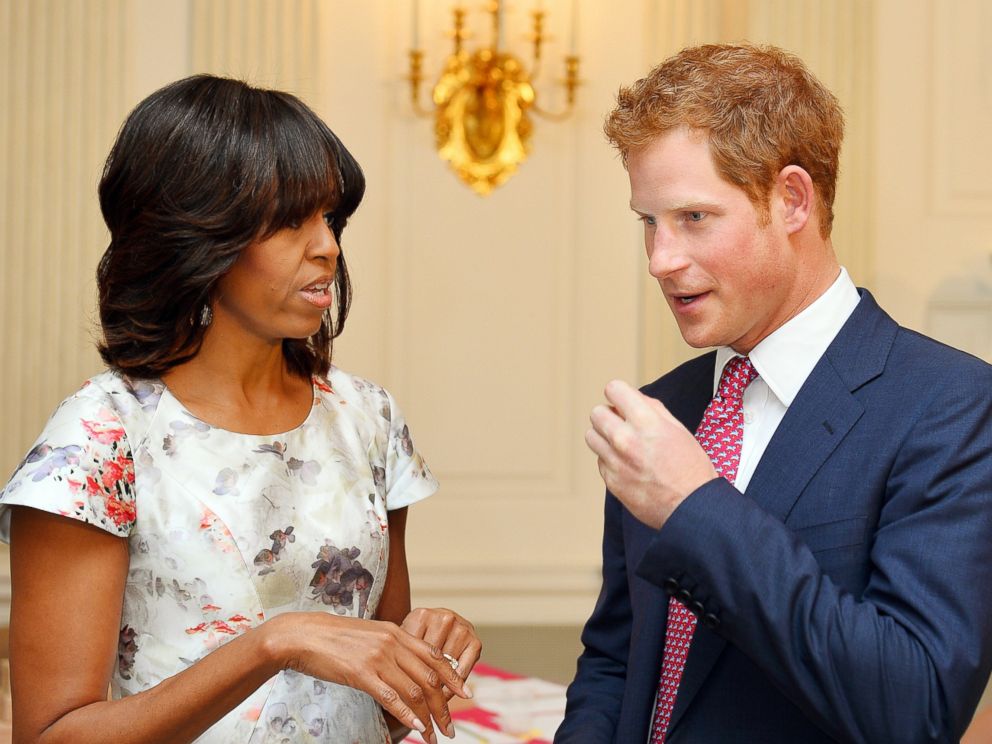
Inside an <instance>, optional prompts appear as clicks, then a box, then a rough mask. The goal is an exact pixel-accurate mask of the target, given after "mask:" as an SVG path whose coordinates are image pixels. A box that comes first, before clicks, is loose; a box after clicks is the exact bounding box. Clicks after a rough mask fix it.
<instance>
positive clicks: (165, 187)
mask: <svg viewBox="0 0 992 744" xmlns="http://www.w3.org/2000/svg"><path fill="white" fill-rule="evenodd" d="M364 193H365V177H364V175H363V174H362V169H361V168H360V167H359V165H358V163H357V162H356V161H355V159H354V158H353V157H352V155H351V153H349V152H348V150H347V149H345V147H344V145H342V144H341V141H340V140H339V139H338V138H337V137H336V136H335V134H334V133H333V132H332V131H331V130H330V129H329V128H328V127H327V125H326V124H324V122H323V121H321V120H320V118H319V117H318V116H317V115H316V114H315V113H314V112H313V111H312V110H311V109H310V108H308V107H307V106H306V105H305V104H304V103H303V102H302V101H300V100H299V99H298V98H296V97H295V96H293V95H290V94H289V93H284V92H281V91H275V90H263V89H259V88H253V87H252V86H250V85H248V84H247V83H244V82H242V81H240V80H231V79H227V78H219V77H214V76H211V75H195V76H193V77H189V78H185V79H183V80H179V81H178V82H175V83H172V84H170V85H167V86H166V87H164V88H162V89H160V90H158V91H156V92H155V93H152V94H151V95H150V96H148V98H146V99H145V100H144V101H142V102H141V103H140V104H138V106H137V107H136V108H135V109H134V110H133V111H132V112H131V113H130V115H129V116H128V117H127V119H126V120H125V122H124V125H123V126H122V127H121V130H120V132H119V134H118V135H117V141H116V142H115V143H114V146H113V149H111V151H110V155H109V156H108V157H107V162H106V165H105V166H104V170H103V178H102V179H101V181H100V208H101V210H102V212H103V219H104V221H105V222H106V223H107V227H108V228H109V229H110V244H109V245H108V246H107V250H106V252H105V253H104V255H103V258H102V259H101V260H100V265H99V267H98V268H97V286H98V288H99V303H100V323H101V326H102V329H103V339H102V342H101V343H100V344H99V346H98V348H99V351H100V355H101V356H102V357H103V360H104V362H106V364H107V365H108V366H110V367H111V368H113V369H116V370H118V371H120V372H122V373H124V374H126V375H129V376H131V377H139V378H154V377H159V376H161V375H162V374H163V373H164V372H165V371H167V370H168V369H170V368H172V367H174V366H176V365H177V364H182V363H183V362H186V361H188V360H190V359H192V358H193V357H194V356H196V354H197V352H198V351H199V350H200V345H201V343H202V341H203V334H204V331H205V328H204V326H203V325H202V324H201V323H200V314H201V312H202V311H203V308H204V306H206V305H208V304H209V302H210V299H211V294H212V291H213V289H214V286H215V285H216V283H217V280H218V279H220V278H221V277H222V276H223V275H224V274H225V273H227V271H228V270H229V269H230V268H231V266H232V265H233V264H234V262H235V261H236V260H237V259H238V256H239V255H241V251H242V250H243V249H244V248H245V247H246V246H248V245H249V244H250V243H252V242H254V241H257V240H261V239H264V238H267V237H269V236H271V235H272V234H274V233H275V232H277V231H278V230H281V229H282V228H285V227H288V226H293V225H297V224H300V223H302V222H305V221H306V220H307V219H309V218H310V217H312V216H313V215H314V214H316V213H317V212H318V211H324V212H328V211H329V212H331V213H332V216H333V220H332V223H331V227H332V230H333V232H334V236H335V238H336V239H337V241H338V244H339V245H340V243H341V232H342V231H343V230H344V227H345V224H346V223H347V221H348V218H349V217H350V216H351V215H352V214H353V213H354V211H355V209H357V207H358V205H359V203H360V202H361V200H362V196H363V195H364ZM334 293H335V298H334V299H335V301H334V303H333V305H332V307H335V308H336V314H335V315H332V311H331V310H328V311H327V312H326V313H325V314H324V318H323V319H322V321H321V324H320V329H319V330H318V331H317V333H315V334H314V335H313V336H310V337H309V338H307V339H285V340H284V341H283V354H284V355H285V357H286V361H287V363H288V365H289V367H290V369H291V370H292V371H293V372H295V373H297V374H299V375H301V376H304V377H309V376H310V375H315V374H317V375H325V374H327V371H328V369H329V367H330V363H331V347H332V342H333V339H334V338H335V337H337V336H338V335H339V334H340V333H341V331H342V330H343V328H344V323H345V319H346V318H347V316H348V309H349V306H350V304H351V285H350V282H349V281H348V270H347V267H346V265H345V261H344V254H343V253H342V254H341V255H340V256H339V257H338V259H337V269H336V273H335V276H334Z"/></svg>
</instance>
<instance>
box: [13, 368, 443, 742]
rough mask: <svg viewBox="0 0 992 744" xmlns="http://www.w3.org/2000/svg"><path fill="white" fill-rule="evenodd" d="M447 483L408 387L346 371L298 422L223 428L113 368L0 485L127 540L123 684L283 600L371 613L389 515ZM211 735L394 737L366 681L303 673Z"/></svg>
mask: <svg viewBox="0 0 992 744" xmlns="http://www.w3.org/2000/svg"><path fill="white" fill-rule="evenodd" d="M436 488H437V482H436V481H435V480H434V477H433V476H432V475H431V473H430V471H429V470H428V469H427V466H426V465H425V464H424V461H423V459H422V458H421V457H420V455H419V454H418V453H417V452H416V451H415V450H414V447H413V443H412V441H411V439H410V433H409V430H408V429H407V427H406V424H405V423H404V420H403V417H402V415H401V414H400V412H399V411H398V410H397V407H396V404H395V403H394V401H393V398H392V396H391V395H390V394H389V393H388V392H386V391H385V390H383V389H382V388H381V387H379V386H378V385H375V384H373V383H370V382H368V381H365V380H362V379H361V378H358V377H354V376H352V375H349V374H347V373H345V372H343V371H341V370H338V369H336V368H332V370H331V372H330V374H329V375H328V377H327V379H326V380H324V379H317V378H315V379H314V402H313V407H312V409H311V411H310V414H309V415H308V417H307V419H306V420H305V421H304V422H303V423H302V424H301V425H300V426H298V427H297V428H295V429H293V430H292V431H288V432H285V433H283V434H275V435H265V436H261V435H249V434H237V433H234V432H230V431H226V430H223V429H219V428H216V427H213V426H210V425H208V424H206V423H204V422H203V421H200V420H198V419H197V418H196V417H195V416H193V415H192V414H191V413H189V412H188V411H187V410H185V408H184V407H183V406H182V404H181V403H180V402H179V401H178V400H177V399H176V398H174V397H173V396H172V395H171V393H170V392H169V390H168V389H167V388H166V387H165V386H164V385H163V384H162V383H161V382H159V381H149V380H131V379H128V378H126V377H123V376H121V375H119V374H117V373H114V372H105V373H103V374H101V375H98V376H97V377H94V378H92V379H91V380H89V381H88V382H87V383H86V384H85V385H84V386H83V388H82V389H81V390H79V391H78V392H77V393H75V394H74V395H72V396H70V397H69V398H67V399H66V400H65V401H63V402H62V404H61V405H60V406H59V408H58V409H57V410H56V412H55V413H54V414H53V416H52V418H51V419H50V420H49V422H48V424H47V426H46V427H45V430H44V431H43V433H42V435H41V437H40V438H39V440H38V442H37V443H36V444H35V446H34V447H33V448H32V449H31V451H30V452H29V453H28V455H27V457H26V458H25V459H24V461H23V462H22V463H21V464H20V466H19V467H18V469H17V470H16V471H15V472H14V475H13V477H12V478H11V480H10V481H9V482H8V483H7V485H6V487H5V488H4V490H3V492H2V493H0V538H2V539H4V540H5V541H7V540H9V525H10V511H9V509H8V508H7V507H8V506H9V505H14V504H20V505H27V506H31V507H34V508H38V509H43V510H45V511H48V512H53V513H56V514H61V515H63V516H65V517H68V518H72V519H79V520H82V521H83V522H87V523H89V524H92V525H96V526H97V527H99V528H101V529H103V530H106V531H107V532H110V533H111V534H114V535H119V536H121V537H125V538H127V540H128V545H129V552H130V566H129V570H128V578H127V585H126V588H125V596H124V606H123V616H122V619H121V629H120V643H119V650H118V664H117V669H116V670H115V674H114V678H113V682H112V688H113V695H114V697H115V698H116V697H122V696H125V695H133V694H135V693H138V692H141V691H142V690H146V689H148V688H150V687H152V686H154V685H156V684H158V683H159V682H161V681H162V680H164V679H166V678H167V677H170V676H172V675H174V674H176V673H178V672H180V671H182V670H183V669H185V668H186V667H188V666H189V665H190V664H193V663H194V662H195V661H197V660H198V659H200V658H202V657H203V656H205V655H206V654H208V653H209V652H210V651H212V650H213V649H215V648H217V647H218V646H220V645H222V644H224V643H225V642H226V641H229V640H230V639H232V638H234V637H236V636H238V635H239V634H241V633H244V632H245V631H247V630H249V629H250V628H253V627H255V626H257V625H259V624H260V623H262V622H264V621H265V620H267V619H268V618H271V617H274V616H275V615H278V614H280V613H282V612H292V611H314V610H317V611H323V612H329V613H336V614H338V615H343V616H348V617H356V618H370V617H372V616H373V615H374V613H375V608H376V606H377V604H378V602H379V598H380V596H381V595H382V589H383V585H384V584H385V579H386V568H387V565H388V554H389V533H388V524H387V516H386V513H387V510H390V509H398V508H401V507H404V506H407V505H409V504H412V503H414V502H416V501H419V500H420V499H423V498H425V497H427V496H429V495H431V494H432V493H433V492H434V491H435V490H436ZM197 741H198V742H210V743H217V744H220V743H223V744H234V743H236V742H237V743H238V744H240V743H242V742H251V744H256V743H261V742H266V743H267V742H292V743H294V744H295V743H296V742H347V743H348V744H351V743H352V742H360V743H361V744H366V743H376V744H378V743H380V742H387V743H388V741H389V734H388V730H387V729H386V726H385V723H384V721H383V718H382V714H381V710H380V708H379V706H378V705H377V704H376V703H375V701H374V700H373V699H372V698H370V697H369V696H368V695H366V694H365V693H363V692H359V691H358V690H354V689H351V688H349V687H344V686H341V685H336V684H333V683H329V682H324V681H321V680H318V679H315V678H313V677H308V676H305V675H302V674H299V673H295V672H292V671H283V672H280V673H279V674H277V675H276V676H275V677H273V678H272V679H270V680H268V681H267V682H266V683H265V684H263V685H262V686H261V687H260V688H259V689H258V690H256V691H255V692H254V693H252V694H251V695H250V696H249V697H248V698H247V699H245V700H244V701H243V702H242V703H241V704H240V705H239V706H238V707H237V708H235V709H234V710H232V711H231V712H230V713H229V714H228V715H226V716H225V717H224V718H223V719H221V720H220V721H219V722H218V723H216V724H215V725H214V726H212V727H211V728H210V729H209V730H208V731H206V732H205V733H204V734H203V735H202V736H201V737H200V738H199V739H197Z"/></svg>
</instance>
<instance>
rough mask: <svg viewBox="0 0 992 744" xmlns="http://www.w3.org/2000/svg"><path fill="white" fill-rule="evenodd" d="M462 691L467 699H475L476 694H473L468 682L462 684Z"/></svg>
mask: <svg viewBox="0 0 992 744" xmlns="http://www.w3.org/2000/svg"><path fill="white" fill-rule="evenodd" d="M462 689H463V690H464V691H465V697H467V698H470V699H471V698H474V697H475V693H474V692H472V688H471V687H469V686H468V683H467V682H464V683H462Z"/></svg>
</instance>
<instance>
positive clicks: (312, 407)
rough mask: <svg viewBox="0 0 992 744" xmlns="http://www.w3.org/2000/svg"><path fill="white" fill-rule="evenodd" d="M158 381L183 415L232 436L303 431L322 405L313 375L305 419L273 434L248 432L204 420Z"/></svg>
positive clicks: (266, 436) (255, 436) (267, 436)
mask: <svg viewBox="0 0 992 744" xmlns="http://www.w3.org/2000/svg"><path fill="white" fill-rule="evenodd" d="M158 382H159V384H160V385H161V386H162V397H163V399H164V398H166V397H167V398H168V399H169V400H170V401H172V403H173V404H174V405H175V406H176V407H177V408H179V410H180V411H182V413H183V415H185V416H187V417H189V418H190V419H192V420H193V421H194V422H195V423H196V424H200V425H201V426H204V427H206V428H207V429H211V430H214V431H219V432H222V433H224V434H231V435H232V436H236V437H245V438H253V439H272V438H274V437H287V436H291V435H293V434H295V433H296V432H298V431H301V430H302V429H304V428H305V427H306V426H307V425H308V424H310V423H311V421H312V420H313V417H314V414H315V411H316V410H317V408H318V406H319V405H320V386H319V385H318V383H317V380H316V378H315V377H313V376H311V377H310V394H311V399H312V402H311V404H310V408H309V410H307V415H306V416H305V417H304V418H303V420H302V421H301V422H300V423H298V424H296V426H293V427H292V428H290V429H286V430H285V431H278V432H273V433H271V434H259V433H257V432H247V431H234V430H233V429H225V428H224V427H223V426H217V425H216V424H211V423H210V422H209V421H204V420H203V419H201V418H200V417H199V416H197V415H196V414H194V413H193V412H192V411H190V410H189V408H187V407H186V405H185V404H184V403H183V402H182V401H181V400H179V398H177V397H176V396H175V395H173V394H172V391H171V390H170V389H169V386H168V385H166V384H165V381H164V380H162V379H159V380H158Z"/></svg>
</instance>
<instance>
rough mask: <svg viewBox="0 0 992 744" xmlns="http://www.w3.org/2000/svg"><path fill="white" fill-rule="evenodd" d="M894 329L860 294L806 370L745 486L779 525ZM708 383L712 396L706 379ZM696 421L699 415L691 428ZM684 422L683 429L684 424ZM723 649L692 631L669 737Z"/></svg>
mask: <svg viewBox="0 0 992 744" xmlns="http://www.w3.org/2000/svg"><path fill="white" fill-rule="evenodd" d="M897 328H898V327H897V325H896V323H895V322H894V321H893V320H892V319H891V318H889V316H888V315H886V314H885V313H884V312H883V311H882V310H881V309H880V308H879V307H878V305H877V304H876V303H875V300H874V298H873V297H872V296H871V294H870V293H869V292H867V291H866V290H861V301H860V302H859V303H858V307H857V308H856V309H855V311H854V313H853V314H852V315H851V317H850V318H849V319H848V321H847V323H845V324H844V327H843V328H842V329H841V331H840V333H838V334H837V337H836V338H835V339H834V340H833V341H832V342H831V344H830V346H829V347H828V348H827V351H826V352H825V353H824V355H823V357H822V358H821V359H820V361H819V362H818V363H817V365H816V367H815V368H814V369H813V371H812V373H810V376H809V378H807V380H806V382H805V383H804V385H803V387H802V389H801V390H800V391H799V395H797V396H796V399H795V400H794V401H793V402H792V405H791V406H789V410H788V411H787V412H786V415H785V417H784V418H783V419H782V422H781V423H780V424H779V427H778V429H777V430H776V431H775V434H774V436H773V437H772V439H771V441H770V442H769V443H768V447H767V448H766V449H765V451H764V453H763V454H762V457H761V460H760V462H759V463H758V467H757V469H756V470H755V473H754V476H753V477H752V478H751V481H750V483H749V484H748V487H747V492H746V497H747V498H753V499H754V500H755V502H756V503H758V504H759V505H760V506H761V507H762V508H764V509H765V510H766V511H767V512H769V513H770V514H772V515H774V516H775V517H776V518H778V519H780V520H782V521H783V522H784V521H785V519H786V517H787V516H788V514H789V512H790V511H791V509H792V507H793V506H794V505H795V503H796V501H797V500H798V499H799V497H800V495H801V494H802V492H803V489H805V487H806V484H808V483H809V481H810V479H811V478H812V477H813V476H814V475H815V474H816V471H817V470H819V469H820V467H821V466H822V465H823V463H824V462H825V461H826V460H827V458H828V457H829V456H830V454H831V453H832V452H833V451H834V449H835V448H836V447H837V445H838V444H839V443H840V441H841V440H842V439H843V438H844V436H845V435H846V434H847V432H848V431H850V429H851V427H853V426H854V424H855V423H856V422H857V421H858V419H859V418H861V415H862V414H863V413H864V409H863V407H862V406H861V404H860V402H858V400H857V399H856V398H855V397H854V396H853V395H852V394H851V393H852V392H853V391H854V390H857V389H858V388H859V387H861V386H862V385H864V384H865V383H866V382H868V381H869V380H871V379H874V378H875V377H877V376H878V375H879V374H881V373H882V370H883V369H884V367H885V360H886V358H887V357H888V353H889V349H890V347H891V345H892V341H893V340H894V338H895V333H896V330H897ZM708 383H709V385H710V394H711V395H712V377H710V378H709V380H708ZM704 407H705V404H704ZM673 412H674V411H673ZM701 419H702V411H700V412H699V416H698V418H697V419H696V420H695V423H694V426H693V429H694V428H695V426H696V425H698V423H699V421H700V420H701ZM680 420H682V419H681V418H680ZM683 424H686V425H687V426H688V424H687V423H686V421H684V420H683ZM666 616H667V613H666ZM726 645H727V641H726V640H724V639H723V638H722V637H721V636H719V635H717V634H716V633H714V632H713V631H711V630H709V629H708V628H706V627H704V626H702V625H699V626H698V627H697V628H696V632H695V635H694V636H693V639H692V645H691V646H690V648H689V656H688V658H687V660H686V666H685V669H684V671H683V673H682V681H681V682H680V683H679V691H678V695H677V696H676V698H675V707H674V709H673V711H672V717H671V720H670V722H669V729H668V730H669V731H670V732H671V731H672V730H673V729H674V728H675V726H676V724H677V723H678V721H679V719H680V718H681V717H682V715H683V714H684V713H685V711H686V710H687V709H688V707H689V705H690V704H691V703H692V700H693V698H694V697H695V695H696V693H697V692H698V691H699V689H700V688H701V687H702V686H703V683H704V682H705V681H706V678H707V676H708V675H709V673H710V671H711V670H712V668H713V665H714V664H716V662H717V659H718V658H719V657H720V654H721V653H722V652H723V650H724V648H725V647H726Z"/></svg>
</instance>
